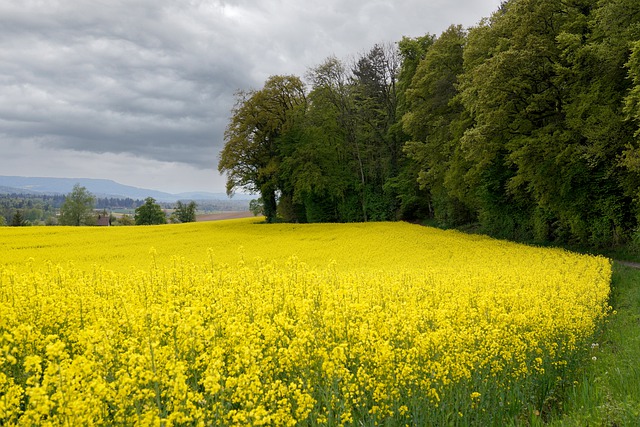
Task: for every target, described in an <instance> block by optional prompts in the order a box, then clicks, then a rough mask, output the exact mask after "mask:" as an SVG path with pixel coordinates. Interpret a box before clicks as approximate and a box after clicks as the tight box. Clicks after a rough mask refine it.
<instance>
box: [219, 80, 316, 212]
mask: <svg viewBox="0 0 640 427" xmlns="http://www.w3.org/2000/svg"><path fill="white" fill-rule="evenodd" d="M305 108H306V96H305V86H304V84H303V83H302V81H301V80H300V79H299V78H298V77H295V76H272V77H270V78H269V79H268V80H267V81H266V82H265V84H264V87H263V88H262V89H261V90H259V91H250V92H240V93H239V94H238V100H237V103H236V107H235V108H234V110H233V114H232V117H231V120H230V122H229V124H228V126H227V129H226V131H225V134H224V139H225V146H224V148H223V150H222V152H221V153H220V159H219V163H218V170H219V171H220V173H226V175H227V193H228V194H233V192H234V191H235V190H236V189H240V188H241V189H244V190H247V191H249V192H250V193H260V195H261V197H262V201H263V204H264V214H265V217H266V220H267V222H273V221H275V219H276V203H277V195H278V193H279V192H281V191H282V190H283V185H282V182H281V181H280V175H279V173H280V164H281V161H282V156H281V154H280V153H281V146H280V144H281V141H282V138H283V136H285V135H286V134H287V132H289V131H290V130H291V129H293V127H294V126H295V124H296V119H297V118H299V117H300V114H302V115H303V114H304V110H305ZM301 112H302V113H301Z"/></svg>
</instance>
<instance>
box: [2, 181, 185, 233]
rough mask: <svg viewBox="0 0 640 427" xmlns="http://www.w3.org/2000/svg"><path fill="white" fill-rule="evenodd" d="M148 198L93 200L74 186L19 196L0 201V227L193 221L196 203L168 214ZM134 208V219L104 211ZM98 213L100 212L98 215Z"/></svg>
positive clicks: (181, 205)
mask: <svg viewBox="0 0 640 427" xmlns="http://www.w3.org/2000/svg"><path fill="white" fill-rule="evenodd" d="M163 205H164V206H162V205H160V204H159V203H157V202H156V201H155V199H154V198H152V197H147V198H146V199H145V200H144V201H140V200H133V199H130V198H126V199H118V198H97V197H95V196H94V195H93V194H92V193H91V192H89V191H88V190H87V189H86V188H85V187H83V186H81V185H79V184H76V185H75V186H74V187H73V190H72V191H71V192H70V193H69V194H67V195H51V196H49V195H38V196H34V195H19V194H11V195H7V196H4V197H0V213H1V215H0V226H4V225H10V226H27V225H33V224H44V225H58V224H59V225H71V226H83V225H97V224H98V221H99V220H100V218H106V219H107V220H108V223H109V225H134V224H135V225H152V224H166V223H167V222H172V223H181V222H194V221H195V220H196V210H197V203H196V202H194V201H190V202H188V203H187V202H182V201H178V202H177V203H176V204H175V205H174V204H171V206H170V209H171V210H172V212H171V214H170V215H169V216H167V214H166V213H165V211H164V210H163V207H164V208H167V204H166V203H165V204H163ZM112 207H119V208H120V207H129V208H131V207H132V208H135V215H134V216H133V217H131V216H129V215H121V216H118V217H116V216H114V215H113V213H111V212H107V208H112ZM100 209H102V211H100Z"/></svg>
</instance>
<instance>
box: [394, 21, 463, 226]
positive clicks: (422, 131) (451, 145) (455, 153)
mask: <svg viewBox="0 0 640 427" xmlns="http://www.w3.org/2000/svg"><path fill="white" fill-rule="evenodd" d="M465 43H466V32H465V31H464V30H463V29H462V27H461V26H451V27H449V28H448V29H447V30H446V31H445V32H443V33H442V34H441V35H440V37H438V39H437V40H435V42H434V43H433V45H432V46H431V47H430V48H429V50H428V51H427V52H426V54H425V56H424V59H423V60H422V61H421V62H420V64H419V65H418V66H417V68H416V71H415V75H414V77H413V79H412V83H411V85H410V86H409V88H408V89H407V91H406V95H405V97H406V100H407V104H408V111H407V112H406V113H405V114H404V116H403V117H402V123H403V128H404V130H405V132H406V133H407V134H408V135H410V137H411V140H409V141H408V142H406V143H405V146H404V149H405V152H406V153H407V155H408V156H409V157H410V158H411V159H413V160H414V161H415V162H416V163H417V164H418V165H419V170H418V174H417V177H415V179H416V180H417V182H418V183H419V184H420V186H421V188H423V189H427V190H428V191H429V192H430V196H431V200H432V203H431V208H432V214H433V216H434V217H435V218H436V219H437V220H438V221H439V222H440V223H441V224H442V225H445V226H451V225H458V224H460V223H464V222H468V221H470V219H471V214H470V212H469V210H468V209H467V208H466V207H465V205H464V204H463V203H462V201H461V200H460V198H459V197H457V196H456V190H457V186H456V185H454V183H455V181H456V180H455V179H454V177H453V174H454V173H455V172H456V171H457V170H458V169H459V168H460V165H461V164H464V159H463V158H462V156H461V154H460V150H459V139H460V132H459V129H460V128H461V127H462V128H464V125H465V123H466V122H465V119H466V118H467V116H468V115H467V114H466V112H465V111H464V109H463V107H462V105H461V104H460V102H458V101H457V99H456V96H457V95H458V91H457V88H456V85H457V83H458V76H459V75H460V74H461V73H462V72H463V47H464V45H465ZM456 163H457V167H456Z"/></svg>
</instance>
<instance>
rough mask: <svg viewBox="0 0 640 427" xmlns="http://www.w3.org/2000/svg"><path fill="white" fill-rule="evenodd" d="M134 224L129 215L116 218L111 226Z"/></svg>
mask: <svg viewBox="0 0 640 427" xmlns="http://www.w3.org/2000/svg"><path fill="white" fill-rule="evenodd" d="M135 223H136V222H135V220H134V219H133V218H132V217H131V216H130V215H127V214H124V215H122V216H121V217H120V218H117V219H116V220H115V221H114V222H113V223H112V225H135Z"/></svg>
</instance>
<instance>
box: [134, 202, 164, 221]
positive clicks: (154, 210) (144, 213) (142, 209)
mask: <svg viewBox="0 0 640 427" xmlns="http://www.w3.org/2000/svg"><path fill="white" fill-rule="evenodd" d="M135 221H136V225H156V224H166V223H167V216H166V215H165V213H164V212H163V211H162V208H161V207H160V205H159V204H157V203H156V201H155V199H154V198H153V197H147V198H146V199H145V200H144V204H143V205H142V206H139V207H137V208H136V215H135Z"/></svg>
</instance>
